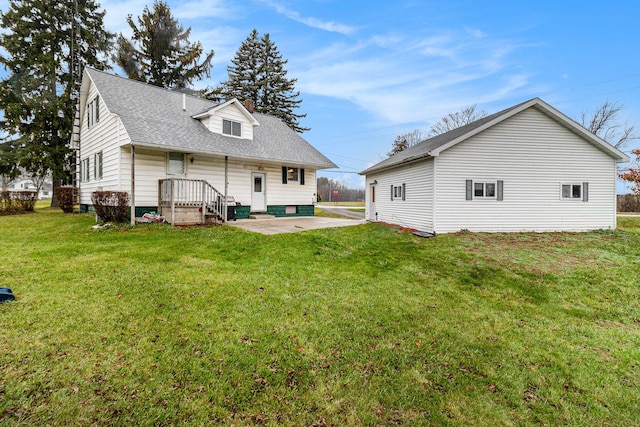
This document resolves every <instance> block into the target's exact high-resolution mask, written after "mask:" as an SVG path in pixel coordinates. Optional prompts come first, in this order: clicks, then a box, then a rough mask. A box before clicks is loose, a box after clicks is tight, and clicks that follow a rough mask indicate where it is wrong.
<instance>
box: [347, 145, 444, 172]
mask: <svg viewBox="0 0 640 427" xmlns="http://www.w3.org/2000/svg"><path fill="white" fill-rule="evenodd" d="M437 156H438V155H437V154H433V153H432V152H431V151H429V152H428V153H424V154H421V155H419V156H412V157H408V158H406V159H403V160H401V161H399V162H397V163H392V164H389V165H385V166H381V167H376V166H375V165H374V166H371V167H370V168H367V169H365V170H363V171H362V172H358V175H367V174H370V173H373V172H382V171H386V170H389V169H394V168H397V167H400V166H405V165H407V164H409V163H415V162H419V161H421V160H425V159H428V158H432V157H437Z"/></svg>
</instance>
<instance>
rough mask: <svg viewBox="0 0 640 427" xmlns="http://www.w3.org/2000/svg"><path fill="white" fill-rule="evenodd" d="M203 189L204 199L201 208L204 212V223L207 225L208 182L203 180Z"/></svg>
mask: <svg viewBox="0 0 640 427" xmlns="http://www.w3.org/2000/svg"><path fill="white" fill-rule="evenodd" d="M201 187H202V188H201V189H200V191H201V192H202V193H201V194H202V195H201V197H202V206H201V208H200V209H201V210H202V223H203V224H205V223H206V222H207V196H206V193H207V183H206V181H204V180H202V186H201Z"/></svg>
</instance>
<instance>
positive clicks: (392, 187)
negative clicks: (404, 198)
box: [391, 184, 393, 201]
mask: <svg viewBox="0 0 640 427" xmlns="http://www.w3.org/2000/svg"><path fill="white" fill-rule="evenodd" d="M391 201H393V184H392V185H391Z"/></svg>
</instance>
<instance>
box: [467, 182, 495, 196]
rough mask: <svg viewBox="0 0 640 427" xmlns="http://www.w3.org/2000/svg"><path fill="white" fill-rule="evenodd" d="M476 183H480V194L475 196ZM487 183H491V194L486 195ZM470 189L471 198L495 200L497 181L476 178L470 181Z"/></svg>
mask: <svg viewBox="0 0 640 427" xmlns="http://www.w3.org/2000/svg"><path fill="white" fill-rule="evenodd" d="M476 184H482V196H476ZM487 184H493V196H487V195H486V194H487ZM471 191H472V195H473V199H474V200H475V199H480V200H495V199H496V198H497V197H498V181H493V180H486V179H478V180H475V179H474V180H473V181H472V186H471Z"/></svg>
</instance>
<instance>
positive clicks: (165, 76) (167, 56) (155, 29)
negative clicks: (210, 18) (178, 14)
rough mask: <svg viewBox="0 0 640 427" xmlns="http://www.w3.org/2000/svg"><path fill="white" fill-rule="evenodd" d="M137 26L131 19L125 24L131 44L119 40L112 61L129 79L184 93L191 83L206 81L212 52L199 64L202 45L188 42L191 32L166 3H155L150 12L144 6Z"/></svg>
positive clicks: (158, 1) (119, 37)
mask: <svg viewBox="0 0 640 427" xmlns="http://www.w3.org/2000/svg"><path fill="white" fill-rule="evenodd" d="M137 21H138V24H137V25H136V23H135V22H134V21H133V17H132V16H131V15H129V16H128V17H127V23H128V24H129V26H130V27H131V29H132V30H133V37H132V39H131V40H128V39H127V38H125V37H124V36H123V35H122V34H120V35H119V36H118V51H117V54H116V55H115V57H114V61H115V62H116V63H117V64H118V65H119V66H121V67H122V68H123V69H124V71H125V73H127V76H128V77H129V78H131V79H135V80H139V81H143V82H145V83H150V84H152V85H155V86H160V87H165V88H176V89H183V88H185V87H187V86H189V85H191V83H192V82H193V80H194V79H201V78H203V77H204V76H206V77H209V75H210V74H209V73H210V70H211V60H212V59H213V55H214V52H213V50H212V51H210V52H209V53H207V55H206V57H205V59H204V61H202V62H201V63H198V60H199V59H200V56H201V55H202V53H203V49H202V44H201V43H200V42H197V43H195V44H192V43H191V42H190V41H189V36H190V35H191V28H187V29H186V30H185V29H184V28H183V27H182V25H180V24H179V23H178V21H177V20H176V19H175V18H174V17H173V15H172V14H171V10H170V9H169V6H168V5H167V3H165V2H163V1H161V0H156V1H155V2H154V4H153V10H149V8H148V7H147V6H145V8H144V11H143V12H142V16H139V17H138V19H137Z"/></svg>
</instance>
